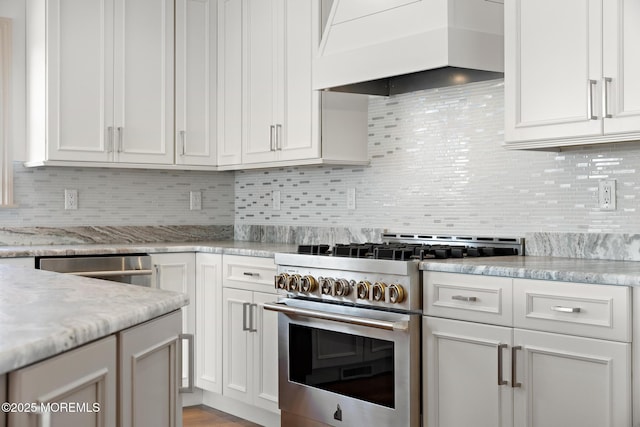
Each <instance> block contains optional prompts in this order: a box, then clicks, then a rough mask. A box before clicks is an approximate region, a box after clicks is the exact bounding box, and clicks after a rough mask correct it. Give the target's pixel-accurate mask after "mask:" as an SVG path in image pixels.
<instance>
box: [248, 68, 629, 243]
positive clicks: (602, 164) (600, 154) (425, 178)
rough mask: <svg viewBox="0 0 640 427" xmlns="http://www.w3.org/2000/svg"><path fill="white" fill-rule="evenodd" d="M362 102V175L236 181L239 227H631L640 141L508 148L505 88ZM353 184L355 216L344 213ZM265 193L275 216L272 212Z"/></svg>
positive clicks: (296, 172) (317, 171)
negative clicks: (608, 184)
mask: <svg viewBox="0 0 640 427" xmlns="http://www.w3.org/2000/svg"><path fill="white" fill-rule="evenodd" d="M369 106H370V108H369V110H370V111H369V135H370V136H369V154H370V157H371V164H370V165H369V166H368V167H330V166H325V167H298V168H281V169H277V170H271V171H246V172H239V173H236V186H235V197H236V214H235V224H236V226H238V225H243V224H245V225H246V224H259V225H264V224H268V225H298V226H315V225H324V226H333V227H377V228H386V229H388V230H390V231H414V232H424V233H441V234H454V233H455V234H467V233H473V234H484V233H486V234H493V235H523V234H524V233H526V232H532V231H563V232H626V233H636V232H637V230H638V229H640V215H638V212H637V210H638V200H639V199H640V180H639V179H638V174H637V170H638V169H640V145H639V144H638V143H620V144H610V145H604V146H597V147H589V148H575V149H569V150H566V151H563V152H533V151H527V152H522V151H509V150H506V149H504V148H503V147H502V142H503V128H504V87H503V82H502V80H494V81H490V82H481V83H473V84H469V85H466V86H457V87H449V88H442V89H432V90H427V91H421V92H414V93H408V94H404V95H398V96H395V97H389V98H383V97H375V98H374V97H372V98H371V100H370V104H369ZM603 178H614V179H616V180H617V189H618V210H617V211H615V212H607V211H601V210H600V209H599V208H598V205H597V201H598V199H597V187H598V181H599V180H600V179H603ZM350 187H351V188H355V189H356V199H357V201H356V206H357V208H356V210H347V208H346V191H347V188H350ZM274 189H278V190H280V191H281V198H282V209H281V210H280V211H274V210H273V209H272V208H271V196H270V194H271V191H272V190H274Z"/></svg>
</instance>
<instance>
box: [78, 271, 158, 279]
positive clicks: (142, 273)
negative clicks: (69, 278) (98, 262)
mask: <svg viewBox="0 0 640 427" xmlns="http://www.w3.org/2000/svg"><path fill="white" fill-rule="evenodd" d="M67 274H73V275H74V276H83V277H96V276H99V277H113V276H150V275H152V274H153V270H104V271H71V272H69V273H67Z"/></svg>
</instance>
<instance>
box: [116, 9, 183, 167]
mask: <svg viewBox="0 0 640 427" xmlns="http://www.w3.org/2000/svg"><path fill="white" fill-rule="evenodd" d="M173 16H174V2H173V0H126V1H125V0H116V7H115V30H114V34H115V39H114V49H115V58H114V67H115V72H114V76H115V79H114V90H115V98H114V127H115V147H116V148H115V151H116V161H117V162H123V163H159V164H173V153H174V132H173V120H174V115H173V109H174V101H173V100H174V97H173V90H174V87H173V85H174V77H173V76H174V74H173V67H174V59H173V56H174V55H173V53H174V48H173V46H174V18H173Z"/></svg>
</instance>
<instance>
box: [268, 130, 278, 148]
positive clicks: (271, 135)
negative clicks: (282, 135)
mask: <svg viewBox="0 0 640 427" xmlns="http://www.w3.org/2000/svg"><path fill="white" fill-rule="evenodd" d="M275 133H276V127H275V126H274V125H271V126H269V150H271V151H276V146H275Z"/></svg>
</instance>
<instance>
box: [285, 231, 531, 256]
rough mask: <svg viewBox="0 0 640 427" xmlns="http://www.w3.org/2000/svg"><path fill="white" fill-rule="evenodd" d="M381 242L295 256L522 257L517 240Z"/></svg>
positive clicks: (312, 249)
mask: <svg viewBox="0 0 640 427" xmlns="http://www.w3.org/2000/svg"><path fill="white" fill-rule="evenodd" d="M382 240H383V243H348V244H336V245H333V246H330V245H326V244H318V245H300V246H298V251H297V252H298V253H299V254H306V255H324V256H334V257H344V258H369V259H384V260H396V261H409V260H425V259H434V258H435V259H446V258H464V257H483V256H507V255H524V239H523V238H519V237H517V238H516V237H514V238H511V237H506V238H505V237H470V236H439V235H424V234H406V233H402V234H399V233H398V234H396V233H385V234H383V235H382Z"/></svg>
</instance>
